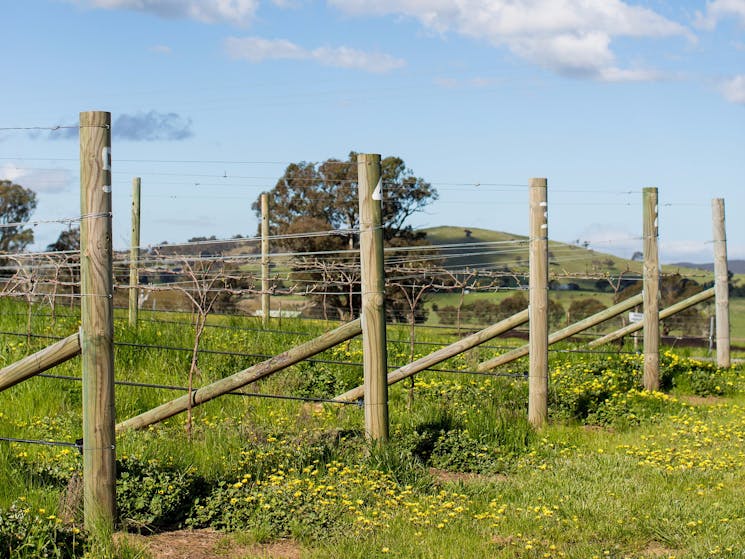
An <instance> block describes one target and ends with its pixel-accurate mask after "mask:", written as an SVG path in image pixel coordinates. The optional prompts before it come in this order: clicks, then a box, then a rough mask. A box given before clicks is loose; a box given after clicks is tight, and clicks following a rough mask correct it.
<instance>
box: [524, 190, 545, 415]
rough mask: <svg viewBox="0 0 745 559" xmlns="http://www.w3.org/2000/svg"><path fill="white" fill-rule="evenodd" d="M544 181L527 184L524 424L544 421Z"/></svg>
mask: <svg viewBox="0 0 745 559" xmlns="http://www.w3.org/2000/svg"><path fill="white" fill-rule="evenodd" d="M547 186H548V181H547V180H546V179H545V178H535V179H531V180H530V189H529V191H530V298H529V307H528V310H529V314H530V319H529V322H528V325H529V327H530V333H529V346H530V372H529V382H528V421H530V423H531V425H533V426H534V427H539V428H540V427H543V426H544V425H545V424H546V422H547V421H548V202H547V196H546V194H547V192H546V191H547Z"/></svg>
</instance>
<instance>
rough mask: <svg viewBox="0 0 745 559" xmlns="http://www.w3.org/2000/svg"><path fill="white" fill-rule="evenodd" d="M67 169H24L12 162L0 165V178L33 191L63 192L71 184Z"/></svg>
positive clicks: (70, 176) (71, 176)
mask: <svg viewBox="0 0 745 559" xmlns="http://www.w3.org/2000/svg"><path fill="white" fill-rule="evenodd" d="M74 178H75V177H74V176H73V174H72V172H71V171H70V170H69V169H25V168H23V167H18V166H16V165H14V164H12V163H8V164H6V165H3V166H2V167H0V179H4V180H10V181H13V182H15V183H17V184H20V185H21V186H23V187H25V188H30V189H31V190H33V191H34V192H49V193H54V192H63V191H65V190H67V189H68V187H69V186H71V185H72V184H73V179H74Z"/></svg>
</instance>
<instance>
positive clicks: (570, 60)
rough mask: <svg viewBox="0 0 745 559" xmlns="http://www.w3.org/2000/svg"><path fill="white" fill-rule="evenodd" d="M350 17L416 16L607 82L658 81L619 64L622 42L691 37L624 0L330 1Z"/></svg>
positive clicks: (443, 30)
mask: <svg viewBox="0 0 745 559" xmlns="http://www.w3.org/2000/svg"><path fill="white" fill-rule="evenodd" d="M328 1H329V3H330V4H332V5H334V6H336V7H337V8H339V9H340V10H342V11H344V12H346V13H348V14H352V15H389V14H398V15H404V16H409V17H413V18H415V19H417V20H419V21H420V22H421V23H422V25H424V26H425V27H427V28H429V29H432V30H434V31H437V32H439V33H446V32H450V31H453V32H456V33H459V34H461V35H464V36H467V37H471V38H474V39H478V40H484V41H487V42H489V43H491V44H492V45H494V46H497V47H502V46H504V47H507V48H508V49H510V50H511V51H512V52H513V53H515V54H516V55H518V56H520V57H522V58H525V59H527V60H529V61H530V62H533V63H535V64H539V65H541V66H544V67H546V68H549V69H551V70H553V71H555V72H557V73H559V74H563V75H569V76H578V77H588V78H592V79H597V80H601V81H638V80H648V79H657V78H659V74H658V73H656V72H651V71H644V70H627V69H622V68H619V67H618V66H617V65H616V56H615V54H614V53H613V51H612V50H611V48H610V45H611V42H612V40H613V39H614V38H616V37H667V36H685V37H687V38H689V39H691V40H693V39H694V37H693V35H692V34H691V33H690V31H689V30H687V29H686V28H685V27H683V26H682V25H680V24H678V23H676V22H674V21H671V20H668V19H666V18H664V17H663V16H661V15H659V14H657V13H656V12H654V11H652V10H650V9H647V8H643V7H640V6H633V5H630V4H627V3H625V2H623V1H621V0H602V1H593V0H461V1H459V2H452V1H450V0H328Z"/></svg>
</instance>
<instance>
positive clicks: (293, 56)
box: [225, 37, 405, 73]
mask: <svg viewBox="0 0 745 559" xmlns="http://www.w3.org/2000/svg"><path fill="white" fill-rule="evenodd" d="M225 50H226V51H227V52H228V54H229V55H230V56H231V57H233V58H236V59H243V60H248V61H250V62H254V63H256V62H261V61H263V60H312V61H315V62H317V63H319V64H323V65H325V66H335V67H337V68H351V69H356V70H364V71H366V72H375V73H384V72H389V71H391V70H395V69H397V68H401V67H403V66H404V65H405V62H404V61H403V60H401V59H399V58H394V57H392V56H390V55H388V54H382V53H375V52H364V51H361V50H357V49H353V48H350V47H344V46H341V47H318V48H316V49H313V50H308V49H305V48H303V47H301V46H299V45H296V44H295V43H293V42H291V41H288V40H286V39H262V38H260V37H228V38H227V39H226V40H225Z"/></svg>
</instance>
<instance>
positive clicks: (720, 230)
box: [711, 198, 732, 367]
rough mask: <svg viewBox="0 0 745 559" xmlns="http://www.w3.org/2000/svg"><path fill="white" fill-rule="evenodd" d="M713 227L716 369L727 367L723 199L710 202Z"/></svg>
mask: <svg viewBox="0 0 745 559" xmlns="http://www.w3.org/2000/svg"><path fill="white" fill-rule="evenodd" d="M711 210H712V220H713V227H714V289H715V292H716V299H715V300H716V305H715V306H716V328H715V330H716V333H717V367H729V366H731V365H732V362H731V360H730V326H729V285H728V282H729V277H728V271H727V234H726V230H725V226H724V198H714V199H713V200H712V201H711Z"/></svg>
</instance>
